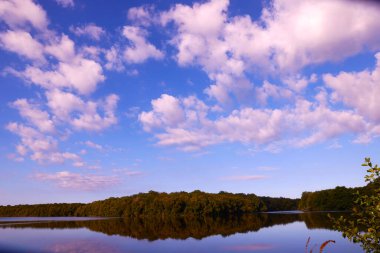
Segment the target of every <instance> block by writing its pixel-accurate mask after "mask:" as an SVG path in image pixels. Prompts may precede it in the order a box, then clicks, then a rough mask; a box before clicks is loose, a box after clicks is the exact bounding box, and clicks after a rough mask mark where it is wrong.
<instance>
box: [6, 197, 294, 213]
mask: <svg viewBox="0 0 380 253" xmlns="http://www.w3.org/2000/svg"><path fill="white" fill-rule="evenodd" d="M297 203H298V200H293V199H287V198H270V197H262V198H260V197H257V196H256V195H254V194H242V193H240V194H232V193H227V192H219V193H218V194H212V193H205V192H201V191H193V192H191V193H187V192H175V193H158V192H154V191H150V192H148V193H139V194H136V195H132V196H127V197H121V198H109V199H106V200H101V201H95V202H92V203H89V204H43V205H17V206H0V216H101V217H125V218H136V217H155V218H162V217H173V216H183V217H228V216H231V215H235V216H236V215H241V214H246V213H253V212H262V211H281V210H295V209H296V208H297Z"/></svg>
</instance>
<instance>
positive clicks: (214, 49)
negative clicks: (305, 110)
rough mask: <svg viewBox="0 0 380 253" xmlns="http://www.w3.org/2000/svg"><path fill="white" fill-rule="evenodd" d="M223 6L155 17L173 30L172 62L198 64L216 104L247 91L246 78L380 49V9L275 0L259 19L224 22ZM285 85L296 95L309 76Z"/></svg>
mask: <svg viewBox="0 0 380 253" xmlns="http://www.w3.org/2000/svg"><path fill="white" fill-rule="evenodd" d="M228 5H229V1H227V0H223V1H219V0H210V1H207V2H205V3H194V4H193V5H192V6H188V5H183V4H177V5H175V6H174V7H173V8H171V9H170V10H169V11H165V12H163V13H161V23H162V24H163V25H167V24H169V23H170V22H173V23H174V24H175V27H176V30H175V34H174V37H173V38H172V40H171V44H172V45H174V46H175V48H176V49H177V54H176V59H177V62H178V64H179V65H181V66H187V65H198V66H200V67H201V68H202V69H203V70H204V71H205V72H206V73H207V74H208V76H209V78H210V80H211V81H212V84H211V85H210V86H209V87H208V88H206V89H205V93H206V94H208V95H209V96H210V97H212V98H215V99H216V100H217V101H218V102H220V103H222V104H226V103H227V104H228V103H229V102H230V99H229V97H230V96H231V95H234V96H235V97H238V98H239V96H241V94H246V93H250V92H251V91H252V89H253V88H252V86H253V84H252V83H250V82H249V81H248V78H247V77H246V75H247V74H248V73H250V72H253V71H257V70H259V71H260V72H262V73H264V75H265V73H281V75H284V76H288V75H294V74H295V73H296V72H297V71H299V70H300V69H302V68H304V67H305V66H309V65H315V64H321V63H325V62H329V61H339V60H342V59H345V58H347V57H349V56H352V55H355V54H357V53H359V52H361V51H363V50H368V49H370V50H375V49H377V48H380V36H379V35H378V33H377V32H376V31H377V30H379V28H380V24H379V22H377V17H378V16H379V15H380V8H378V7H376V6H374V5H372V4H371V3H369V2H363V1H343V0H334V1H329V0H322V1H314V0H308V1H301V0H296V1H284V0H274V1H273V2H271V3H270V4H268V5H267V7H265V8H264V9H263V11H262V15H261V17H260V18H259V19H258V20H252V19H251V17H250V16H247V15H246V16H234V17H228V16H227V12H228ZM336 13H340V15H336ZM209 17H213V18H212V19H209ZM347 41H350V43H347ZM284 81H285V83H286V84H287V85H288V86H289V88H291V89H292V90H294V91H296V92H300V91H302V90H303V89H304V88H305V87H306V86H307V84H308V83H310V82H314V81H315V77H313V76H312V77H311V78H310V79H305V78H304V77H297V76H296V77H295V78H286V79H285V80H284Z"/></svg>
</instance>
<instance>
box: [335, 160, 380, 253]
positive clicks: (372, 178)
mask: <svg viewBox="0 0 380 253" xmlns="http://www.w3.org/2000/svg"><path fill="white" fill-rule="evenodd" d="M362 166H367V167H369V169H368V170H367V172H368V175H366V176H365V181H366V182H368V183H369V184H368V186H367V187H366V188H367V189H366V191H365V192H357V193H356V194H355V198H356V199H355V201H354V206H353V208H352V212H351V217H349V218H348V219H347V218H345V217H340V219H338V220H336V228H337V229H338V230H340V231H342V233H343V236H344V237H347V238H349V239H350V240H351V241H353V242H356V243H360V244H361V246H362V248H363V249H364V250H365V251H366V252H375V253H379V252H380V168H379V167H378V165H373V164H372V162H371V160H370V158H366V159H365V162H364V164H362Z"/></svg>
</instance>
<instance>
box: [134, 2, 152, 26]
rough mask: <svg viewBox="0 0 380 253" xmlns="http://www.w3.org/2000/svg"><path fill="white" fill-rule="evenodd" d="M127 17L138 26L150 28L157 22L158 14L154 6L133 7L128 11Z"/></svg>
mask: <svg viewBox="0 0 380 253" xmlns="http://www.w3.org/2000/svg"><path fill="white" fill-rule="evenodd" d="M127 17H128V19H129V20H130V21H132V22H133V23H134V24H135V25H138V26H149V25H151V24H152V23H154V22H156V14H155V12H154V7H153V6H152V5H144V6H140V7H132V8H130V9H129V10H128V14H127Z"/></svg>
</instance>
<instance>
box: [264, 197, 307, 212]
mask: <svg viewBox="0 0 380 253" xmlns="http://www.w3.org/2000/svg"><path fill="white" fill-rule="evenodd" d="M260 199H261V200H262V201H263V202H264V204H265V206H266V207H267V209H268V211H291V210H298V204H299V201H300V199H289V198H272V197H260Z"/></svg>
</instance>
